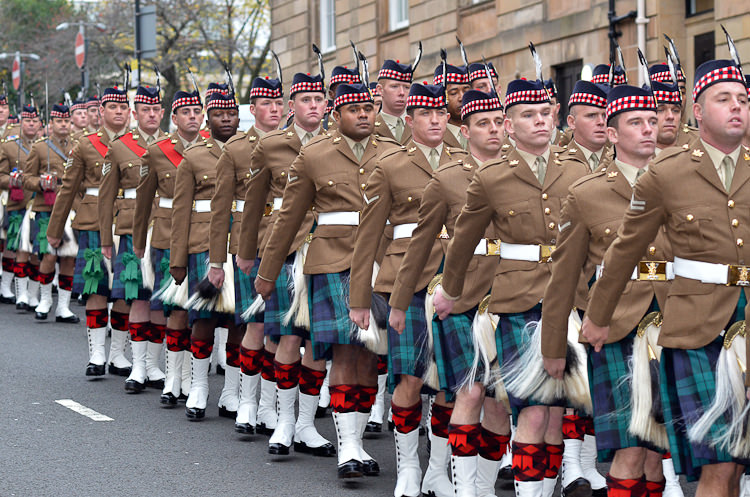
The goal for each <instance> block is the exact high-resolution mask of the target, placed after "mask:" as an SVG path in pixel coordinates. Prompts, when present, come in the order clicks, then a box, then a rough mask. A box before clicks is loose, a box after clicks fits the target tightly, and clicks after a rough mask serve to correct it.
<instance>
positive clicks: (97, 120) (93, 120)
mask: <svg viewBox="0 0 750 497" xmlns="http://www.w3.org/2000/svg"><path fill="white" fill-rule="evenodd" d="M86 113H87V114H88V116H89V124H90V125H92V126H94V127H95V128H98V127H99V126H101V125H102V118H101V114H100V113H99V106H98V105H92V106H91V107H89V108H88V109H86Z"/></svg>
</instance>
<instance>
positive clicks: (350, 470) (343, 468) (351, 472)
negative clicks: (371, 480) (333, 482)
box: [338, 459, 362, 478]
mask: <svg viewBox="0 0 750 497" xmlns="http://www.w3.org/2000/svg"><path fill="white" fill-rule="evenodd" d="M338 475H339V478H359V477H360V476H362V463H361V462H359V461H357V460H354V459H352V460H351V461H347V462H345V463H343V464H339V467H338Z"/></svg>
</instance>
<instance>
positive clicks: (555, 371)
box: [544, 357, 565, 380]
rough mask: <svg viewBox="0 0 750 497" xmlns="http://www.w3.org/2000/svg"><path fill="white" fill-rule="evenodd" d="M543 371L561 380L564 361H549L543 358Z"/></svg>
mask: <svg viewBox="0 0 750 497" xmlns="http://www.w3.org/2000/svg"><path fill="white" fill-rule="evenodd" d="M544 369H545V370H546V371H547V373H548V374H549V375H550V376H551V377H553V378H555V379H557V380H562V378H563V373H564V372H565V359H550V358H548V357H545V358H544Z"/></svg>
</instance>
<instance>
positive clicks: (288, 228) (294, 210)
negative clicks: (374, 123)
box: [248, 130, 398, 281]
mask: <svg viewBox="0 0 750 497" xmlns="http://www.w3.org/2000/svg"><path fill="white" fill-rule="evenodd" d="M260 146H261V145H259V147H260ZM397 146H398V144H397V143H396V142H394V141H392V140H389V139H383V138H380V137H377V136H376V135H372V136H371V138H370V140H369V141H368V142H367V147H365V151H364V155H363V156H362V160H361V161H357V158H356V157H355V155H354V152H352V149H351V148H350V147H349V144H348V143H347V142H346V140H344V138H343V137H342V136H341V133H340V131H338V130H337V131H334V132H333V133H331V134H330V135H322V136H318V137H317V138H315V139H313V140H311V141H310V143H308V144H307V145H306V146H305V147H303V148H302V150H301V151H300V154H299V156H297V158H296V159H295V160H294V163H293V164H292V167H291V168H290V169H289V176H288V177H289V180H288V184H287V187H286V189H285V190H284V197H283V198H284V200H283V205H282V207H281V211H280V212H279V214H278V218H277V220H276V222H275V223H274V224H273V229H269V230H268V231H269V233H270V234H269V235H268V236H267V242H266V248H265V250H264V251H263V253H262V254H261V264H260V268H258V276H260V277H261V278H263V279H265V280H267V281H275V280H276V278H277V277H278V275H279V273H280V271H281V266H282V264H283V263H284V260H285V259H286V257H287V254H288V253H289V249H290V247H292V243H293V242H294V241H295V238H296V234H297V232H298V230H299V227H300V226H301V225H302V224H303V223H304V222H305V220H306V218H307V216H308V212H309V211H310V206H312V209H313V210H315V211H316V212H317V213H324V212H356V211H361V210H362V208H363V207H364V205H365V201H364V198H363V194H364V187H365V181H366V178H368V177H369V176H370V174H371V173H372V171H373V170H374V169H375V163H376V162H377V158H378V156H379V155H380V154H383V153H384V152H386V151H387V150H390V149H391V148H393V147H397ZM256 151H257V149H256ZM248 194H249V191H248ZM356 234H357V226H342V225H320V226H318V227H317V228H316V229H315V233H313V236H312V241H311V242H310V248H309V249H308V251H307V258H306V259H305V269H304V271H305V274H323V273H338V272H341V271H345V270H347V269H349V268H350V267H351V261H352V252H353V251H354V238H355V236H356ZM248 241H249V240H248Z"/></svg>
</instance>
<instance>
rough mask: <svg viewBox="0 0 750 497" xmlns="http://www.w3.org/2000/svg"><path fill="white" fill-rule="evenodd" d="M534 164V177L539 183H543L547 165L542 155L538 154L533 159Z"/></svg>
mask: <svg viewBox="0 0 750 497" xmlns="http://www.w3.org/2000/svg"><path fill="white" fill-rule="evenodd" d="M534 164H535V165H536V177H537V179H538V180H539V184H540V185H543V184H544V176H546V174H547V166H546V165H545V163H544V157H542V156H539V157H537V158H536V160H535V161H534Z"/></svg>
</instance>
